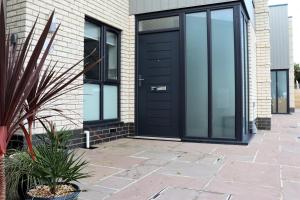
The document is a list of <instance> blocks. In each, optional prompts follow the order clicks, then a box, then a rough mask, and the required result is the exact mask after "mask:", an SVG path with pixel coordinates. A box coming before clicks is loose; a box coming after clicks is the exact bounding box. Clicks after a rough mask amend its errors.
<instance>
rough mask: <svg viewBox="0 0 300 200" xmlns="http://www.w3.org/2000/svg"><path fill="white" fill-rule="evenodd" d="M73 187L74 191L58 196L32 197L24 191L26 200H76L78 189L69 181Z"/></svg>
mask: <svg viewBox="0 0 300 200" xmlns="http://www.w3.org/2000/svg"><path fill="white" fill-rule="evenodd" d="M69 185H72V186H73V187H74V188H75V192H73V193H70V194H68V195H65V196H60V197H47V198H46V197H32V196H30V195H28V194H27V193H26V200H76V199H77V198H78V196H79V193H80V189H79V187H78V186H77V185H75V184H72V183H70V184H69Z"/></svg>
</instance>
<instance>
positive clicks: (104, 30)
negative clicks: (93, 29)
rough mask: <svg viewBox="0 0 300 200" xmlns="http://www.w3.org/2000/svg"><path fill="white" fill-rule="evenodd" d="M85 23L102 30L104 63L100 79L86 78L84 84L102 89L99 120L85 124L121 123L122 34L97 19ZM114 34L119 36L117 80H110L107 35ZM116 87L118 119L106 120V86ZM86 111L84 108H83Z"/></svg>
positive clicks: (102, 62) (102, 63)
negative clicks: (96, 85)
mask: <svg viewBox="0 0 300 200" xmlns="http://www.w3.org/2000/svg"><path fill="white" fill-rule="evenodd" d="M85 22H89V23H92V24H94V25H96V26H97V27H98V28H99V29H100V40H99V58H100V59H102V61H101V62H100V63H99V79H98V80H95V79H86V78H84V80H83V84H85V83H89V84H98V85H99V87H100V106H99V109H100V110H99V120H93V121H84V119H83V124H84V125H88V126H99V125H106V124H110V123H116V122H120V115H121V112H120V108H121V106H120V105H121V102H120V95H121V92H120V87H121V33H122V31H121V30H120V29H117V28H114V27H112V26H110V25H107V24H105V23H102V22H99V21H98V20H96V19H93V18H91V17H88V16H86V17H85ZM107 32H112V33H115V34H116V35H117V40H118V41H117V59H118V61H117V80H115V79H109V78H108V61H107V48H106V33H107ZM105 85H110V86H116V87H117V95H118V97H117V104H118V105H117V109H118V111H117V118H114V119H104V86H105ZM83 109H84V108H83Z"/></svg>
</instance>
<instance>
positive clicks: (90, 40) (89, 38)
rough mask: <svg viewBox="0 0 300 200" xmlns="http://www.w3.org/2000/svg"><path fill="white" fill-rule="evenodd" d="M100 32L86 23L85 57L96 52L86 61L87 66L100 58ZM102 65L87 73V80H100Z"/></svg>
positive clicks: (94, 26)
mask: <svg viewBox="0 0 300 200" xmlns="http://www.w3.org/2000/svg"><path fill="white" fill-rule="evenodd" d="M100 31H101V29H100V28H99V27H98V26H96V25H94V24H92V23H89V22H86V23H85V26H84V57H86V56H88V55H89V54H91V53H92V52H93V51H94V50H95V52H94V53H93V54H92V56H90V57H88V58H87V59H85V61H84V64H85V66H86V65H87V64H89V63H93V62H95V61H97V60H99V58H100V46H99V45H100V44H99V41H100V35H101V34H100ZM99 72H100V64H99V65H97V66H95V67H93V69H91V70H89V71H88V72H86V73H85V74H84V75H85V76H84V78H85V79H90V80H99V78H100V73H99Z"/></svg>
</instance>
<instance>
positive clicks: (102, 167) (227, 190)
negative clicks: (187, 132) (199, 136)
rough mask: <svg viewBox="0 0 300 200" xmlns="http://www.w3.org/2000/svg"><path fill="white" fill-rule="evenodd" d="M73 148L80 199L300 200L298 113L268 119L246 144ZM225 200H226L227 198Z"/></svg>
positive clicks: (128, 142)
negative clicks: (80, 176)
mask: <svg viewBox="0 0 300 200" xmlns="http://www.w3.org/2000/svg"><path fill="white" fill-rule="evenodd" d="M94 146H95V147H97V148H96V149H90V150H87V149H78V150H77V153H78V155H80V154H82V153H84V156H85V158H86V159H87V160H88V161H90V165H89V166H88V167H87V169H85V170H86V171H88V172H92V176H91V177H89V178H86V179H84V180H82V181H81V183H80V187H81V189H83V190H86V192H82V193H81V194H80V199H84V200H102V199H109V200H149V199H151V198H153V197H156V198H155V200H168V199H170V200H176V199H180V200H181V199H182V200H211V199H212V200H223V199H224V198H225V199H226V197H228V195H231V196H230V198H229V199H230V200H253V199H255V200H294V199H295V200H296V199H297V200H299V199H300V198H299V191H300V111H299V110H296V113H294V114H292V115H273V116H272V130H271V131H267V130H265V131H258V133H257V134H255V135H253V138H252V140H251V142H250V143H249V145H246V146H245V145H244V146H241V145H222V144H204V143H187V142H175V141H158V140H143V139H131V138H125V139H120V140H117V141H113V142H109V143H104V144H99V145H94ZM226 200H227V199H226Z"/></svg>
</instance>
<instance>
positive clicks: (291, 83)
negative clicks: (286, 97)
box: [289, 18, 295, 108]
mask: <svg viewBox="0 0 300 200" xmlns="http://www.w3.org/2000/svg"><path fill="white" fill-rule="evenodd" d="M289 48H290V53H289V55H290V70H289V72H290V75H289V87H290V88H289V90H290V108H295V82H294V50H293V19H292V18H289Z"/></svg>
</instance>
